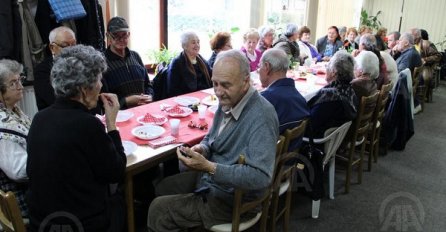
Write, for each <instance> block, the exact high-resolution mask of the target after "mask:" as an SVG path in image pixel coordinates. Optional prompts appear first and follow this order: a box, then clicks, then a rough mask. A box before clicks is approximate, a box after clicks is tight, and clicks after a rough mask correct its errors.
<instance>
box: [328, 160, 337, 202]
mask: <svg viewBox="0 0 446 232" xmlns="http://www.w3.org/2000/svg"><path fill="white" fill-rule="evenodd" d="M335 160H336V159H335V158H334V157H332V158H331V160H330V166H329V167H328V172H329V173H328V174H329V175H328V185H329V197H330V199H334V176H335Z"/></svg>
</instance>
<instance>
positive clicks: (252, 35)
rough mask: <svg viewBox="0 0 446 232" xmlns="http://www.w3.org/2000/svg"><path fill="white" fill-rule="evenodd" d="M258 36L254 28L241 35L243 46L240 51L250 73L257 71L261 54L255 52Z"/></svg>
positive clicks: (257, 51)
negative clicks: (244, 57) (247, 61)
mask: <svg viewBox="0 0 446 232" xmlns="http://www.w3.org/2000/svg"><path fill="white" fill-rule="evenodd" d="M259 39H260V35H259V32H257V30H256V29H255V28H250V29H248V31H247V32H245V34H244V35H243V46H242V48H241V49H240V50H241V51H242V52H243V53H244V54H245V55H246V58H248V60H249V67H250V70H251V72H252V71H255V70H257V68H258V65H259V62H260V58H261V57H262V52H261V51H259V50H257V49H256V47H257V44H258V43H259Z"/></svg>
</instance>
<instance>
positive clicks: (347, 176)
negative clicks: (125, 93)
mask: <svg viewBox="0 0 446 232" xmlns="http://www.w3.org/2000/svg"><path fill="white" fill-rule="evenodd" d="M354 152H355V145H354V144H350V149H349V154H348V161H347V162H348V163H347V172H346V174H345V193H349V192H350V178H351V175H352V164H353V154H354Z"/></svg>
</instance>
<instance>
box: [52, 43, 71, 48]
mask: <svg viewBox="0 0 446 232" xmlns="http://www.w3.org/2000/svg"><path fill="white" fill-rule="evenodd" d="M51 44H54V45H56V46H58V47H60V48H66V47H71V46H74V45H76V44H67V45H61V44H58V43H56V42H52V43H51Z"/></svg>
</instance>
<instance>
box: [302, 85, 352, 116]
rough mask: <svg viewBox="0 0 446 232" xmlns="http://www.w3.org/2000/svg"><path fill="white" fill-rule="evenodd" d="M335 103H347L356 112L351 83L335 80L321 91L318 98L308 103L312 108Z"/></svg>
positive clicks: (317, 95)
mask: <svg viewBox="0 0 446 232" xmlns="http://www.w3.org/2000/svg"><path fill="white" fill-rule="evenodd" d="M333 101H342V102H343V103H347V104H348V106H350V107H351V108H352V109H353V111H354V112H356V95H355V91H354V90H353V88H352V86H351V85H350V83H349V82H345V81H339V80H335V81H333V82H331V83H330V84H328V85H326V86H324V87H323V88H322V89H320V90H319V92H318V93H317V94H316V96H315V97H313V98H312V99H311V100H310V101H309V102H308V105H309V106H310V107H311V106H314V105H317V104H321V103H325V102H333Z"/></svg>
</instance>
